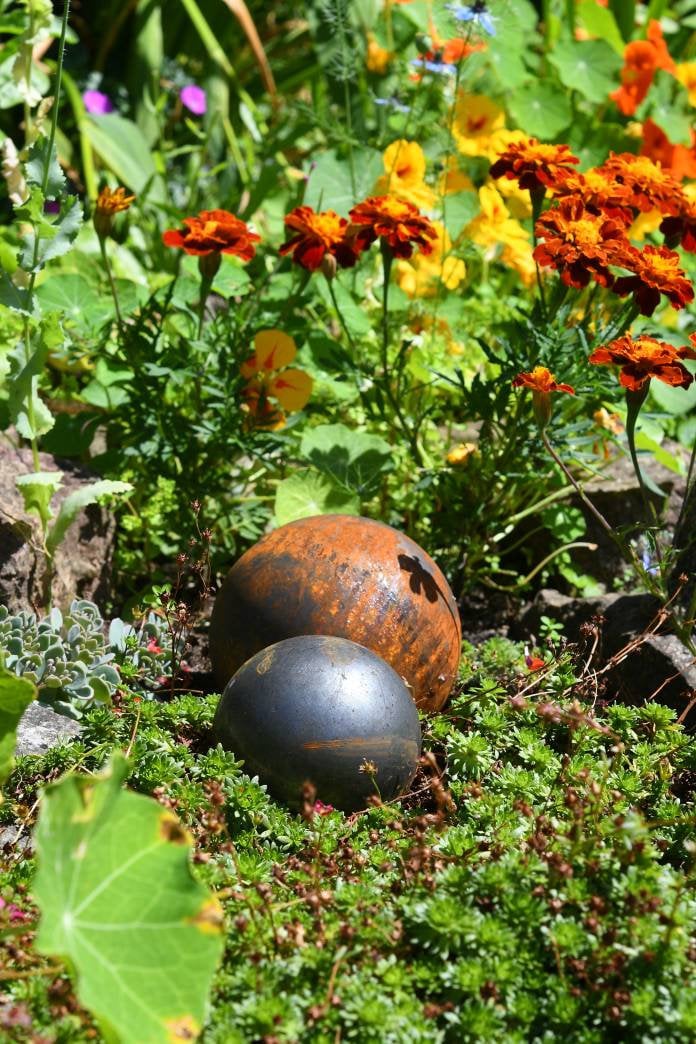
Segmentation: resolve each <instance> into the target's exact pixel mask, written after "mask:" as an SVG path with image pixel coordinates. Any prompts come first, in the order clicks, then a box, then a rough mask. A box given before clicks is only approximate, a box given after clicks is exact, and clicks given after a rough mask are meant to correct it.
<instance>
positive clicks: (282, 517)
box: [274, 470, 360, 526]
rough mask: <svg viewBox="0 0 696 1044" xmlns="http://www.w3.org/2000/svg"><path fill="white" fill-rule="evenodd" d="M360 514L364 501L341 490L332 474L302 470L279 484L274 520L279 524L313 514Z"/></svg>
mask: <svg viewBox="0 0 696 1044" xmlns="http://www.w3.org/2000/svg"><path fill="white" fill-rule="evenodd" d="M332 514H341V515H359V514H360V501H359V499H358V497H357V496H356V494H355V493H352V492H351V491H350V490H347V489H341V487H340V486H337V485H336V483H335V482H333V481H332V479H330V478H329V476H328V475H321V474H319V472H318V471H309V470H308V471H298V472H297V473H296V474H294V475H291V476H290V478H286V479H283V481H282V482H280V483H279V484H278V488H277V489H276V496H275V514H274V521H275V523H276V525H278V526H284V525H285V524H286V522H295V521H296V519H298V518H309V517H310V515H332Z"/></svg>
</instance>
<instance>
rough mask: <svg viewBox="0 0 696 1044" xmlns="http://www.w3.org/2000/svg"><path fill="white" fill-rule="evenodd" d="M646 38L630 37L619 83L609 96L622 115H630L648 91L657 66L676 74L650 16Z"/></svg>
mask: <svg viewBox="0 0 696 1044" xmlns="http://www.w3.org/2000/svg"><path fill="white" fill-rule="evenodd" d="M647 37H648V38H647V40H632V41H631V42H630V43H628V44H626V48H625V50H624V66H623V69H622V70H621V86H620V87H618V88H617V89H616V90H615V91H612V93H611V94H610V95H609V97H610V98H611V100H612V101H615V102H616V104H617V105H618V107H619V109H620V111H621V112H622V113H623V114H624V116H632V115H633V113H634V112H635V111H636V109H637V108H638V106H639V105H640V103H641V102H642V101H643V98H644V97H645V95H646V94H647V93H648V90H649V88H650V84H651V83H652V81H653V77H654V75H655V73H656V72H657V70H658V69H665V70H666V71H667V72H670V73H675V74H676V71H677V70H676V66H675V64H674V62H673V60H672V58H671V56H670V53H669V51H668V50H667V44H666V43H665V40H664V37H663V35H662V29H661V27H660V23H659V22H657V21H655V19H651V21H650V24H649V25H648V33H647Z"/></svg>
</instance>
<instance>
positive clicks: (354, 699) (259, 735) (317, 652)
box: [213, 634, 421, 812]
mask: <svg viewBox="0 0 696 1044" xmlns="http://www.w3.org/2000/svg"><path fill="white" fill-rule="evenodd" d="M213 736H214V739H215V740H216V741H217V742H219V743H221V744H222V746H223V747H225V749H227V750H231V751H232V752H233V753H235V754H237V755H238V756H239V757H241V758H243V759H244V770H245V772H247V773H248V774H249V775H252V776H258V777H259V780H260V782H261V783H265V784H266V786H267V787H268V789H269V791H270V792H271V794H272V795H273V796H274V797H275V798H277V799H278V800H280V801H284V802H286V804H288V805H291V806H294V807H297V806H298V804H299V803H300V797H301V793H302V787H303V784H304V783H306V782H309V783H311V784H313V786H314V787H315V789H316V797H317V798H319V800H321V801H323V802H324V804H328V805H334V806H335V807H336V808H340V809H342V810H343V811H345V812H354V811H356V809H359V808H364V807H365V806H366V804H367V800H368V798H369V797H370V796H371V795H376V794H379V796H380V797H381V798H382V800H383V801H389V800H391V799H392V798H395V797H397V796H398V795H399V794H402V793H403V792H404V791H405V790H406V789H407V787H408V785H409V783H410V782H411V780H412V779H413V776H414V775H415V772H416V768H417V766H418V757H419V755H420V747H421V731H420V723H419V721H418V711H417V710H416V707H415V705H414V703H413V700H412V699H411V695H410V693H409V691H408V689H407V688H406V686H405V684H404V682H403V681H402V679H401V678H400V677H399V675H398V674H397V673H396V671H394V670H392V668H391V667H390V666H389V664H387V663H385V662H384V660H382V659H381V658H380V657H379V656H377V655H376V654H375V653H373V652H371V651H370V650H369V649H365V648H363V646H362V645H356V644H355V642H349V641H347V640H346V639H345V638H327V637H324V636H322V635H315V634H310V635H303V636H302V637H300V638H288V639H286V640H285V641H283V642H277V643H276V644H275V645H271V646H270V647H269V648H268V649H262V650H261V652H258V653H257V654H256V655H255V656H252V658H251V659H250V660H247V662H246V663H245V664H244V665H243V666H242V667H240V669H239V670H238V671H237V673H236V674H235V675H234V677H233V678H232V680H231V681H230V682H229V683H228V685H227V687H226V689H225V691H224V693H223V695H222V697H221V699H220V702H219V704H218V707H217V711H216V713H215V720H214V722H213ZM375 784H376V786H375Z"/></svg>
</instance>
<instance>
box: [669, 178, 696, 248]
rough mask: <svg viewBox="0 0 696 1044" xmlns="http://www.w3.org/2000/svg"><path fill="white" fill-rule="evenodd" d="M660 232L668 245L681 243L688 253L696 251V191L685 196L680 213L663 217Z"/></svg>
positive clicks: (672, 246)
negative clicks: (690, 195) (691, 194)
mask: <svg viewBox="0 0 696 1044" xmlns="http://www.w3.org/2000/svg"><path fill="white" fill-rule="evenodd" d="M660 232H661V233H662V235H663V236H664V237H665V243H666V245H667V246H668V247H671V248H672V249H673V248H674V247H676V246H677V245H681V246H682V248H683V249H684V250H686V251H687V252H688V253H690V254H694V253H696V193H695V194H694V195H693V196H692V197H685V198H684V201H683V203H682V206H681V208H680V210H679V213H678V214H675V215H673V216H672V215H670V216H669V217H666V218H663V219H662V224H661V225H660Z"/></svg>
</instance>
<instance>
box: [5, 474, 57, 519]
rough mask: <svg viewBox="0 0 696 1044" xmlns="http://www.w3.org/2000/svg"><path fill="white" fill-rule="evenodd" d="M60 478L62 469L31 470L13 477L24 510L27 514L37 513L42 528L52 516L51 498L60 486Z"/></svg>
mask: <svg viewBox="0 0 696 1044" xmlns="http://www.w3.org/2000/svg"><path fill="white" fill-rule="evenodd" d="M62 478H63V472H62V471H31V472H29V473H28V474H26V475H18V476H17V478H16V479H15V484H16V486H17V489H18V490H19V492H20V493H21V494H22V500H23V501H24V510H25V511H26V512H27V514H34V515H37V516H38V518H39V519H40V520H41V525H42V527H43V529H44V530H45V529H46V526H47V525H48V522H49V519H51V518H53V512H52V511H51V500H52V499H53V495H54V493H56V492H57V490H59V489H60V487H61V486H62V484H63V483H62V482H61V479H62Z"/></svg>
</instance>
